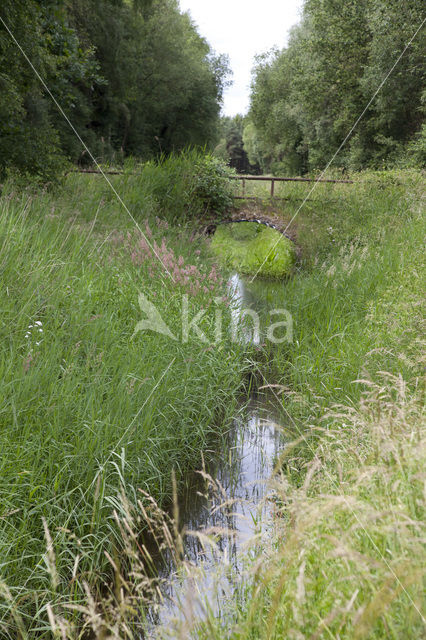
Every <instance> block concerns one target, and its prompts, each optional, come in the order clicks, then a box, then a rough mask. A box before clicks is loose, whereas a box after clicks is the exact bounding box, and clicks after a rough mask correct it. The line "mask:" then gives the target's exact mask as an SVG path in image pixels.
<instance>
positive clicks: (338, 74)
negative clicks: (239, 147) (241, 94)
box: [244, 0, 426, 174]
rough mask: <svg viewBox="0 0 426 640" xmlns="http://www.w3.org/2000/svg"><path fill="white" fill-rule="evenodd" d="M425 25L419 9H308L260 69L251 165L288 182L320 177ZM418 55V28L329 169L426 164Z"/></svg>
mask: <svg viewBox="0 0 426 640" xmlns="http://www.w3.org/2000/svg"><path fill="white" fill-rule="evenodd" d="M424 19H425V11H424V3H423V2H422V0H373V1H371V0H357V1H356V2H353V1H352V2H340V1H336V0H306V1H305V3H304V7H303V15H302V20H301V22H300V24H299V25H298V26H296V27H295V28H294V29H293V31H292V33H291V37H290V41H289V44H288V46H287V47H286V48H284V49H283V50H281V51H277V50H273V51H271V52H270V53H268V54H265V55H263V56H260V57H259V59H258V61H257V66H256V68H255V70H254V78H253V86H252V97H251V108H250V122H249V123H248V124H247V125H246V129H245V132H244V143H245V149H246V151H247V152H248V155H249V159H250V161H251V162H252V163H255V162H259V163H260V165H261V166H262V168H263V169H264V170H265V171H268V170H274V171H277V172H287V173H289V174H298V173H301V172H306V171H310V170H313V169H318V168H324V167H325V166H326V164H327V163H328V162H329V161H330V160H331V159H332V157H333V155H334V154H335V152H336V151H337V150H338V149H339V146H340V144H341V143H342V142H343V140H344V139H345V138H346V136H347V135H348V133H349V132H350V130H351V128H352V126H353V125H354V124H355V123H356V121H357V119H358V118H359V117H360V116H361V114H362V113H363V111H364V109H365V107H366V106H367V104H368V103H369V102H370V100H371V98H372V97H373V96H374V94H375V92H376V90H377V89H378V88H379V85H380V84H381V83H382V81H383V80H384V79H385V78H386V76H387V75H388V72H389V71H390V70H391V68H392V66H393V65H394V63H396V61H397V60H398V57H399V56H400V54H402V53H403V51H404V48H405V47H406V45H407V44H408V43H409V42H410V40H411V39H412V38H413V36H414V35H415V33H416V31H417V30H418V29H419V28H420V27H421V25H422V21H424ZM424 51H425V25H424V23H423V28H422V29H420V31H419V32H418V33H417V35H416V37H415V38H414V40H413V42H412V43H411V45H410V46H409V47H408V49H407V50H406V52H405V53H404V55H403V57H402V59H401V60H400V61H399V63H398V65H397V66H396V68H395V69H394V71H393V73H392V74H391V75H390V76H389V78H388V79H387V81H386V82H385V84H384V86H383V88H382V89H381V91H380V92H379V94H378V95H377V97H376V98H375V99H374V100H373V102H372V103H371V104H370V106H369V108H368V109H367V111H366V113H365V115H364V116H363V118H362V119H361V121H360V122H359V124H358V126H357V127H356V130H355V131H354V133H353V135H352V136H351V137H350V139H349V141H348V143H347V144H346V145H345V147H344V148H343V149H342V151H341V152H340V154H339V155H338V157H337V158H336V160H335V162H334V166H337V167H346V168H350V169H360V168H365V167H366V166H371V167H376V168H384V167H386V166H389V165H394V164H395V163H397V162H398V163H400V164H404V163H405V164H416V163H417V164H424V163H425V162H426V155H425V154H426V146H425V136H426V130H425V125H424V124H422V123H423V121H424V115H425V108H426V102H425V101H426V94H425V65H424Z"/></svg>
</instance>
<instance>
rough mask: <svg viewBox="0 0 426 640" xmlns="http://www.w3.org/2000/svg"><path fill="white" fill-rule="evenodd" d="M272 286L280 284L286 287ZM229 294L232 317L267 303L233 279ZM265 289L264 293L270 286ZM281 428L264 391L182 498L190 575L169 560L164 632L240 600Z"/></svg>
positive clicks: (263, 522) (267, 502)
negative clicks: (209, 537) (211, 540)
mask: <svg viewBox="0 0 426 640" xmlns="http://www.w3.org/2000/svg"><path fill="white" fill-rule="evenodd" d="M268 284H269V287H270V286H271V284H270V283H268ZM272 284H273V285H274V286H275V287H277V288H278V287H280V283H272ZM230 289H231V291H232V293H233V299H234V303H235V304H234V305H233V307H234V308H233V313H236V314H237V313H239V311H240V310H241V308H243V307H244V308H246V307H247V306H249V307H252V308H253V307H254V308H256V307H257V309H256V310H258V309H259V307H260V306H263V305H265V302H264V300H262V301H261V302H260V304H259V301H258V299H256V296H255V295H254V293H253V290H252V289H247V287H245V285H244V283H243V281H242V280H241V279H240V278H239V277H238V276H237V275H234V276H233V277H232V279H231V282H230ZM261 290H262V293H263V294H265V287H263V288H262V289H261ZM256 303H257V304H256ZM266 306H267V304H266ZM279 424H283V422H282V414H281V411H280V407H279V403H278V401H277V400H276V398H275V397H271V395H269V394H264V393H263V394H261V393H258V394H256V395H255V396H253V397H252V399H251V401H250V403H249V405H248V407H247V410H245V411H244V414H243V415H241V416H239V417H238V418H236V419H235V420H234V424H233V427H232V429H231V431H230V433H229V441H228V446H227V447H226V452H224V453H223V455H222V456H221V455H220V454H219V455H218V457H217V460H216V461H215V462H214V463H213V464H212V465H210V466H209V468H208V469H206V471H205V472H204V473H202V474H199V475H198V476H197V480H195V481H194V482H193V483H191V484H190V486H189V487H188V489H187V490H186V491H185V494H184V495H183V496H182V497H181V500H180V504H179V520H180V527H181V528H183V529H184V530H185V531H186V532H187V534H186V535H185V538H184V542H185V544H184V555H185V563H184V567H185V570H184V572H182V571H181V574H180V576H178V575H177V574H176V571H175V567H174V563H173V561H172V558H171V557H170V556H169V557H167V556H166V557H165V558H163V566H162V567H161V568H160V570H159V573H160V578H162V579H163V581H164V584H166V585H167V586H166V587H164V588H163V589H162V593H163V597H164V601H163V603H162V604H161V605H160V606H159V607H158V608H157V609H156V611H155V612H154V611H151V613H150V620H151V623H152V625H155V626H156V627H157V631H158V629H159V628H161V627H163V628H164V627H168V629H169V631H170V633H171V634H172V635H171V637H173V629H174V628H175V625H177V624H182V623H183V622H184V620H185V619H188V618H189V619H190V618H192V617H193V616H194V617H197V619H200V617H201V619H202V618H203V614H204V613H205V611H206V609H208V610H210V611H213V612H214V613H216V612H219V611H220V612H221V613H223V611H224V610H225V609H226V602H227V601H230V600H231V599H232V597H233V595H235V589H236V587H237V585H238V577H239V576H240V575H241V574H242V572H243V569H244V565H245V561H246V558H247V554H248V553H250V551H249V546H248V542H249V541H250V540H253V537H254V536H255V534H257V533H259V532H260V531H265V529H266V528H267V527H268V523H270V521H271V518H270V515H271V513H272V508H273V502H272V500H271V499H268V494H269V496H270V495H271V494H270V487H269V486H268V482H269V480H270V478H271V475H272V471H273V464H274V460H275V458H276V456H277V454H278V453H279V450H280V447H281V433H280V429H279V428H278V425H279ZM190 532H202V533H203V532H205V533H207V534H209V533H210V534H211V533H218V532H219V533H218V535H217V536H216V538H215V542H216V545H215V546H214V547H211V546H209V545H206V544H203V543H202V541H201V540H200V538H199V537H197V536H195V535H191V533H190ZM182 573H183V575H182ZM153 635H156V634H155V632H154V630H153V628H151V633H150V636H153Z"/></svg>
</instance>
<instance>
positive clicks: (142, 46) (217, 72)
mask: <svg viewBox="0 0 426 640" xmlns="http://www.w3.org/2000/svg"><path fill="white" fill-rule="evenodd" d="M0 18H1V19H2V20H3V21H4V22H2V21H0V174H1V173H4V171H5V169H7V168H10V167H16V168H18V169H19V170H21V171H24V172H28V173H31V174H38V175H40V176H42V177H43V178H44V179H49V178H52V177H54V176H55V175H57V173H58V172H59V171H60V170H61V169H62V168H63V165H64V161H65V160H71V161H72V162H79V163H92V159H91V158H90V157H88V154H87V152H86V151H85V150H84V149H83V148H82V145H81V143H80V142H79V140H78V138H77V137H76V136H75V134H74V132H73V131H72V130H71V128H70V126H69V124H68V123H67V122H66V120H65V118H64V116H63V115H62V114H61V113H60V112H59V111H58V109H57V107H56V106H55V104H54V103H53V101H52V99H51V97H50V96H49V95H48V92H47V89H46V88H45V87H44V86H43V84H42V83H41V82H40V80H39V79H38V78H37V77H36V74H35V72H34V70H33V69H32V68H31V67H30V65H29V63H28V62H27V61H26V60H25V59H24V57H23V55H22V54H21V52H20V51H19V49H18V46H17V44H16V43H15V42H14V41H13V39H12V37H11V35H10V34H9V33H8V31H7V30H6V26H7V28H8V29H9V30H10V31H11V33H12V34H13V36H14V37H15V38H16V41H17V42H18V44H19V45H20V46H21V47H22V49H23V51H24V52H25V54H26V55H27V56H28V58H29V60H30V62H31V64H32V65H33V66H34V68H35V69H36V70H37V72H38V73H39V74H40V76H41V78H42V80H43V81H44V82H45V83H46V85H47V87H48V89H49V90H50V91H51V92H52V94H53V96H54V97H55V98H56V100H57V101H58V103H59V104H60V106H61V107H62V109H63V110H64V112H65V114H66V116H67V117H68V118H69V119H70V121H71V122H72V124H73V126H74V127H75V128H76V130H77V131H78V134H79V135H80V136H81V138H82V139H83V141H84V142H85V143H86V145H87V146H88V147H89V149H90V151H91V153H92V154H93V155H94V156H95V157H96V158H97V159H98V160H99V161H115V162H121V161H122V160H123V158H124V157H125V156H128V155H133V156H136V157H139V158H143V159H147V158H150V157H152V156H153V155H155V154H159V153H169V152H170V151H172V150H173V149H174V150H179V149H181V148H183V147H186V146H189V145H193V146H194V145H195V146H197V145H198V146H204V145H205V144H209V143H211V142H214V140H215V137H216V130H217V124H218V115H219V110H220V103H221V97H222V90H223V86H224V81H225V76H226V73H227V63H226V58H224V57H221V56H216V55H215V54H214V53H213V52H212V51H211V49H210V47H209V45H208V44H207V43H206V41H205V40H204V39H203V38H202V37H201V36H200V35H199V34H198V33H197V31H196V29H195V27H194V25H193V24H192V22H191V20H190V18H189V16H188V15H187V14H181V13H180V10H179V6H178V3H177V1H176V0H133V1H128V0H3V1H2V3H1V8H0Z"/></svg>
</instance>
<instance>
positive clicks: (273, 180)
mask: <svg viewBox="0 0 426 640" xmlns="http://www.w3.org/2000/svg"><path fill="white" fill-rule="evenodd" d="M71 172H72V173H74V172H76V173H88V174H105V175H113V176H119V175H122V174H123V173H124V172H123V171H121V170H120V169H104V170H102V171H99V170H98V169H73V170H72V171H71ZM134 173H135V174H136V172H134ZM231 180H239V181H240V182H242V195H241V196H234V198H235V199H236V200H247V199H250V196H246V195H245V193H246V182H249V181H257V182H270V183H271V189H270V194H271V198H274V197H275V184H276V183H277V182H329V183H332V184H353V180H334V179H331V178H321V179H315V178H279V177H277V176H246V175H237V176H231Z"/></svg>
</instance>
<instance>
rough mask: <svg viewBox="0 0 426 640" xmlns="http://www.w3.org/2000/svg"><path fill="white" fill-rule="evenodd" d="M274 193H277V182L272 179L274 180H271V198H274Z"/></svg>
mask: <svg viewBox="0 0 426 640" xmlns="http://www.w3.org/2000/svg"><path fill="white" fill-rule="evenodd" d="M274 193H275V180H274V179H273V178H272V180H271V198H273V197H274Z"/></svg>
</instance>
